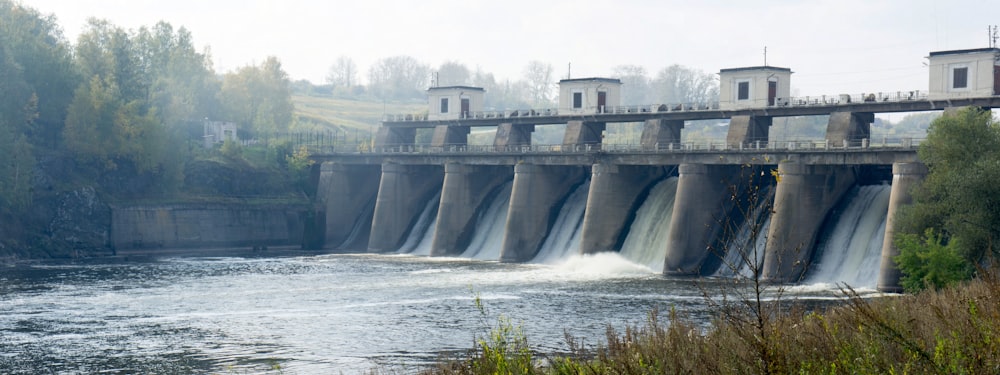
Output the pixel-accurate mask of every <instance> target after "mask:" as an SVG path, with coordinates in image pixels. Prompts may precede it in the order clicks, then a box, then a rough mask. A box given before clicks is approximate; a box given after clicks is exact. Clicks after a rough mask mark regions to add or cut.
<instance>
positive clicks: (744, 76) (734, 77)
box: [719, 66, 792, 109]
mask: <svg viewBox="0 0 1000 375" xmlns="http://www.w3.org/2000/svg"><path fill="white" fill-rule="evenodd" d="M791 78H792V70H791V69H788V68H779V67H775V66H752V67H746V68H731V69H722V70H720V71H719V108H720V109H740V108H763V107H769V106H775V105H780V104H783V103H787V102H788V98H789V97H791V91H792V89H791V87H792V85H791Z"/></svg>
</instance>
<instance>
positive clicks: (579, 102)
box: [573, 92, 583, 108]
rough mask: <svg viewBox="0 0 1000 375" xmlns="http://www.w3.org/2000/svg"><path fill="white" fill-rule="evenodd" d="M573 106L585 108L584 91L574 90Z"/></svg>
mask: <svg viewBox="0 0 1000 375" xmlns="http://www.w3.org/2000/svg"><path fill="white" fill-rule="evenodd" d="M573 108H583V93H582V92H574V93H573Z"/></svg>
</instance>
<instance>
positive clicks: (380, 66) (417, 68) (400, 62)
mask: <svg viewBox="0 0 1000 375" xmlns="http://www.w3.org/2000/svg"><path fill="white" fill-rule="evenodd" d="M429 78H430V68H429V67H428V66H427V65H424V64H422V63H420V62H419V61H417V60H416V59H414V58H413V57H410V56H393V57H387V58H383V59H381V60H379V61H377V62H376V63H375V64H374V65H372V67H371V68H370V69H369V71H368V85H369V89H370V92H371V93H372V94H375V95H377V96H379V97H381V98H383V99H392V100H406V99H422V98H423V97H424V90H426V89H427V83H428V79H429Z"/></svg>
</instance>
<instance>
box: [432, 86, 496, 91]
mask: <svg viewBox="0 0 1000 375" xmlns="http://www.w3.org/2000/svg"><path fill="white" fill-rule="evenodd" d="M431 90H478V91H486V89H484V88H482V87H472V86H435V87H428V88H427V91H431Z"/></svg>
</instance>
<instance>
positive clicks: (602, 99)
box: [597, 91, 608, 113]
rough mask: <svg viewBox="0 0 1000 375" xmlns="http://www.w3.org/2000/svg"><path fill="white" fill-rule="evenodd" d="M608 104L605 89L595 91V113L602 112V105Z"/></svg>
mask: <svg viewBox="0 0 1000 375" xmlns="http://www.w3.org/2000/svg"><path fill="white" fill-rule="evenodd" d="M606 105H608V93H607V92H605V91H598V92H597V113H604V106H606Z"/></svg>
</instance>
